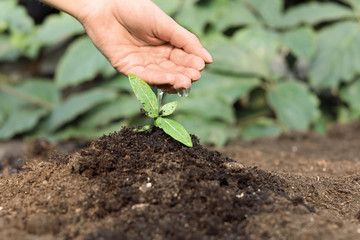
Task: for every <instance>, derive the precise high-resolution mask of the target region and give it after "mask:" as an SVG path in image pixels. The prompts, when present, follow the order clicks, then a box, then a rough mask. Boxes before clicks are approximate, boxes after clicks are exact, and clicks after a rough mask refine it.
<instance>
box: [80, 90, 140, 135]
mask: <svg viewBox="0 0 360 240" xmlns="http://www.w3.org/2000/svg"><path fill="white" fill-rule="evenodd" d="M139 106H140V104H139V102H138V101H137V100H136V99H134V98H133V97H130V96H121V97H120V98H118V99H116V100H114V101H111V102H107V103H103V104H101V105H99V106H97V107H95V108H94V109H92V110H91V111H89V113H87V114H86V115H85V116H84V118H83V120H82V121H81V122H80V124H79V125H80V127H81V128H89V129H91V128H96V127H99V126H103V125H106V124H108V123H109V122H112V121H114V120H116V119H120V118H126V117H132V116H134V115H136V114H138V113H139V111H138V109H139Z"/></svg>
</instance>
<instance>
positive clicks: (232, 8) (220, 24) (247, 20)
mask: <svg viewBox="0 0 360 240" xmlns="http://www.w3.org/2000/svg"><path fill="white" fill-rule="evenodd" d="M215 24H216V28H217V29H218V30H220V31H224V30H226V29H228V28H232V27H239V26H244V25H256V24H259V22H258V20H257V19H256V18H255V17H254V15H253V14H252V12H251V11H250V10H249V9H248V8H247V7H246V6H245V4H244V1H239V0H238V1H228V5H227V7H226V11H222V13H221V16H220V17H219V19H218V21H216V22H215Z"/></svg>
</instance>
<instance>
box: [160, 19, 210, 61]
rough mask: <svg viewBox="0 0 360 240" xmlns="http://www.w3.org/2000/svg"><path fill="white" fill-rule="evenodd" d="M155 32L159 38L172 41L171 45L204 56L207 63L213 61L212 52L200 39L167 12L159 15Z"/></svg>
mask: <svg viewBox="0 0 360 240" xmlns="http://www.w3.org/2000/svg"><path fill="white" fill-rule="evenodd" d="M155 33H156V37H158V38H159V39H162V40H164V41H166V42H170V43H171V45H173V46H175V47H177V48H181V49H184V51H185V52H187V53H189V54H194V55H196V56H198V57H200V58H202V59H203V60H204V62H206V63H211V62H212V61H213V60H212V57H211V55H210V53H209V52H208V51H207V50H206V49H205V48H204V47H203V46H202V44H201V43H200V40H199V39H198V38H197V37H196V36H195V35H194V34H193V33H191V32H189V31H188V30H186V29H185V28H183V27H181V26H180V25H179V24H177V23H176V22H175V21H174V20H173V19H172V18H171V17H169V16H168V15H166V14H165V13H161V14H160V13H159V14H158V15H157V21H156V31H155Z"/></svg>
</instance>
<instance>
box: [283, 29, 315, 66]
mask: <svg viewBox="0 0 360 240" xmlns="http://www.w3.org/2000/svg"><path fill="white" fill-rule="evenodd" d="M282 42H283V44H284V45H285V46H287V47H288V48H289V49H290V51H291V52H292V53H293V54H294V55H295V56H297V57H298V58H301V59H304V60H305V61H306V62H307V63H310V62H311V59H312V57H313V56H314V54H315V51H316V34H315V32H314V30H313V29H312V28H310V27H308V26H304V27H300V28H296V29H292V30H290V31H287V32H285V33H284V34H283V36H282Z"/></svg>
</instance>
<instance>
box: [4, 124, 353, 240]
mask: <svg viewBox="0 0 360 240" xmlns="http://www.w3.org/2000/svg"><path fill="white" fill-rule="evenodd" d="M359 132H360V122H355V123H353V124H350V125H345V126H342V125H341V126H340V125H339V126H334V127H333V128H332V129H331V130H330V131H329V135H328V136H320V135H316V134H314V133H288V134H284V135H282V136H280V137H278V138H275V139H274V138H273V139H259V140H255V141H251V142H245V141H240V140H238V141H233V142H232V143H230V144H229V145H228V146H227V147H225V148H221V149H208V148H205V147H204V146H202V145H200V144H199V141H198V139H197V138H196V137H195V136H192V140H193V143H194V147H193V148H188V147H185V146H184V145H182V144H181V143H179V142H177V141H175V140H173V139H171V138H170V137H169V136H167V135H166V134H164V133H163V132H162V131H161V130H158V129H157V128H154V129H153V130H151V131H150V132H142V133H139V132H134V131H133V129H131V128H123V129H122V130H121V131H119V132H114V133H111V134H109V135H106V136H102V137H100V138H99V139H97V140H95V141H93V142H92V143H89V144H88V143H85V144H84V145H79V144H78V143H75V144H73V145H71V144H70V146H72V147H69V146H66V145H62V146H54V145H52V144H49V143H47V142H46V141H42V140H36V141H33V142H31V143H29V144H28V146H27V148H24V146H22V145H21V147H20V146H16V151H15V149H14V148H11V147H9V148H7V150H4V149H6V147H7V146H14V144H15V143H2V145H0V170H1V171H2V174H1V175H0V239H24V240H30V239H31V240H32V239H34V240H35V239H44V240H47V239H49V240H52V239H84V240H95V239H210V240H211V239H230V240H231V239H304V240H305V239H306V240H309V239H310V240H311V239H317V240H319V239H320V240H322V239H323V240H325V239H326V240H328V239H344V240H345V239H349V240H352V239H354V240H355V239H360V222H359V221H360V185H359V184H360V174H359V170H360V157H359V156H360V134H359ZM64 146H65V147H64ZM9 149H10V150H9ZM64 149H65V150H64ZM11 151H13V152H11ZM15 152H16V153H15Z"/></svg>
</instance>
